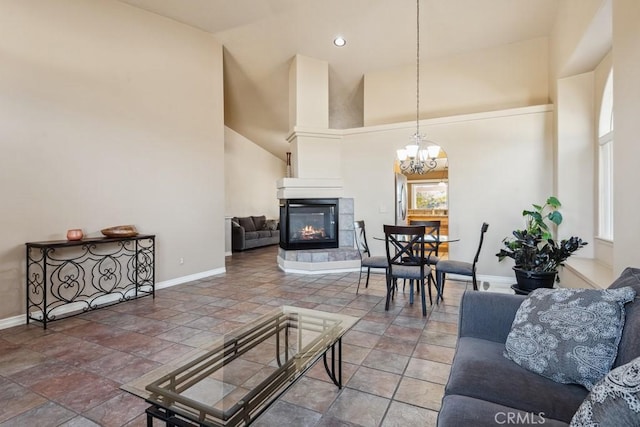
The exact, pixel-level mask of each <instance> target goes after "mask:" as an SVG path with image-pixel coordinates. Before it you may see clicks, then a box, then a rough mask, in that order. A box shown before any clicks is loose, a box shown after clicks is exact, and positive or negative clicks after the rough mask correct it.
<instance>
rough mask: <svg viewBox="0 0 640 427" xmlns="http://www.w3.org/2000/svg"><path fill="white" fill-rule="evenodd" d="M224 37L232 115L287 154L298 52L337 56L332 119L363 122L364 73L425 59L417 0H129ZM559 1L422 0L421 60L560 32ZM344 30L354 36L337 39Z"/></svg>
mask: <svg viewBox="0 0 640 427" xmlns="http://www.w3.org/2000/svg"><path fill="white" fill-rule="evenodd" d="M120 1H122V2H124V3H128V4H130V5H132V6H136V7H139V8H142V9H145V10H148V11H150V12H154V13H157V14H159V15H162V16H165V17H168V18H171V19H174V20H176V21H179V22H182V23H184V24H187V25H190V26H193V27H196V28H200V29H202V30H204V31H207V32H210V33H211V34H213V36H214V37H215V38H216V39H217V40H218V41H219V42H220V43H221V44H222V45H223V46H224V53H225V56H224V60H225V64H224V71H225V123H226V125H227V126H229V127H230V128H232V129H233V130H235V131H236V132H238V133H240V134H241V135H243V136H245V137H247V138H249V139H251V140H252V141H254V142H255V143H256V144H258V145H260V146H262V147H263V148H265V149H266V150H268V151H270V152H272V153H273V154H275V155H276V156H278V157H280V158H282V159H284V158H285V152H286V151H288V148H289V147H288V143H287V142H286V140H285V138H286V136H287V133H288V132H289V123H288V69H289V64H290V61H291V59H292V58H293V57H294V55H295V54H302V55H306V56H309V57H313V58H317V59H322V60H325V61H328V63H329V87H330V94H329V103H330V106H329V110H330V111H329V122H330V127H332V128H335V129H341V128H350V127H358V126H361V125H362V78H363V76H364V75H365V74H366V73H367V72H369V71H374V70H381V69H388V68H395V67H399V66H406V65H410V64H415V59H416V44H415V37H416V35H415V34H416V33H415V31H416V2H415V1H414V0H393V1H392V0H321V1H320V0H120ZM558 1H559V0H420V9H421V10H420V32H421V61H425V60H428V59H430V58H436V57H443V56H447V55H453V54H457V53H462V52H466V51H470V50H476V49H484V48H489V47H494V46H499V45H503V44H508V43H513V42H517V41H522V40H527V39H531V38H535V37H541V36H548V35H549V33H550V32H551V29H552V26H553V23H554V19H555V15H556V9H557V3H558ZM337 35H343V36H344V37H345V38H346V40H347V45H346V46H345V47H343V48H336V47H335V46H333V43H332V41H333V39H334V38H335V37H336V36H337Z"/></svg>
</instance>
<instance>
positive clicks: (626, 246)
mask: <svg viewBox="0 0 640 427" xmlns="http://www.w3.org/2000/svg"><path fill="white" fill-rule="evenodd" d="M638 22H640V2H638V1H637V0H613V53H612V58H613V70H614V71H613V72H614V79H613V110H614V112H615V113H614V114H615V141H614V145H613V164H614V177H613V185H614V235H613V236H614V241H615V246H614V249H613V257H614V259H613V269H614V273H616V274H618V273H620V272H621V271H622V270H623V269H624V268H625V267H627V266H634V267H639V266H640V251H639V250H638V239H640V221H639V220H638V212H640V197H638V188H637V183H638V182H640V167H638V159H640V140H639V139H638V135H640V120H638V112H639V111H640V84H638V76H640V49H639V48H638V47H639V46H640V26H638Z"/></svg>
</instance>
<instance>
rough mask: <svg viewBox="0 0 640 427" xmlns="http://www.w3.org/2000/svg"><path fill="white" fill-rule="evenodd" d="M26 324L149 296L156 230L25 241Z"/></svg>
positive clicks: (151, 293)
mask: <svg viewBox="0 0 640 427" xmlns="http://www.w3.org/2000/svg"><path fill="white" fill-rule="evenodd" d="M26 249H27V256H26V261H27V265H26V267H27V268H26V285H27V289H26V297H27V298H26V299H27V323H29V321H30V320H35V321H38V322H42V325H43V327H44V328H45V329H46V328H47V323H48V322H50V321H53V320H58V319H60V318H63V317H67V316H70V315H75V314H80V313H84V312H87V311H90V310H94V309H97V308H100V307H104V306H107V305H112V304H115V303H118V302H122V301H127V300H131V299H134V298H139V297H143V296H147V295H152V296H153V297H154V298H155V235H149V234H139V235H136V236H133V237H121V238H103V237H96V238H85V239H83V240H78V241H67V240H55V241H47V242H29V243H26Z"/></svg>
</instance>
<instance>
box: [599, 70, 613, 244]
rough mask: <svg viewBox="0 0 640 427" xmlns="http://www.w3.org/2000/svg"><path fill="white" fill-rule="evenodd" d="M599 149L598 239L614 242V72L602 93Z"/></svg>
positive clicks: (608, 78)
mask: <svg viewBox="0 0 640 427" xmlns="http://www.w3.org/2000/svg"><path fill="white" fill-rule="evenodd" d="M598 147H599V148H598V237H600V238H602V239H607V240H613V70H611V71H610V72H609V76H608V77H607V82H606V83H605V86H604V91H603V92H602V103H601V105H600V121H599V126H598Z"/></svg>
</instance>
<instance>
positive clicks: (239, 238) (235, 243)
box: [231, 224, 245, 251]
mask: <svg viewBox="0 0 640 427" xmlns="http://www.w3.org/2000/svg"><path fill="white" fill-rule="evenodd" d="M244 233H245V229H244V227H243V226H241V225H233V224H232V225H231V248H232V249H233V250H234V251H242V250H244V249H245V244H244V242H245V238H244Z"/></svg>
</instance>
